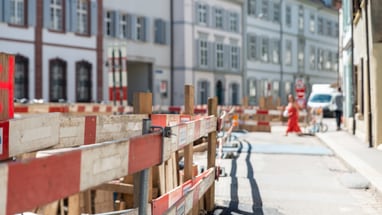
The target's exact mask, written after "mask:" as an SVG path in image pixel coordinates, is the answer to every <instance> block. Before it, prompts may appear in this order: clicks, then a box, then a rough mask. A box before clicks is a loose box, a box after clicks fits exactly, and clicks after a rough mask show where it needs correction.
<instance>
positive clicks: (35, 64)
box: [0, 0, 102, 102]
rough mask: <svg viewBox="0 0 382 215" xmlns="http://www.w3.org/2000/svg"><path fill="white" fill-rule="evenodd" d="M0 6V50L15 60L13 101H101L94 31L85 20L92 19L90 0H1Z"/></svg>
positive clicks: (95, 10) (93, 9)
mask: <svg viewBox="0 0 382 215" xmlns="http://www.w3.org/2000/svg"><path fill="white" fill-rule="evenodd" d="M0 5H1V7H0V31H1V32H3V33H1V36H0V51H1V52H6V53H11V54H15V56H16V69H15V98H16V99H23V98H26V99H43V100H44V101H46V102H47V101H49V102H59V101H69V102H91V101H97V100H99V99H102V96H101V94H100V92H101V91H102V86H99V85H98V83H99V76H100V75H102V73H101V71H100V70H99V65H98V64H97V54H101V52H100V51H101V50H99V49H97V31H98V28H97V27H98V26H97V25H96V23H97V22H92V21H91V20H96V19H97V13H98V5H97V2H96V1H61V0H55V1H48V0H44V1H36V0H30V1H23V0H2V1H0ZM46 17H49V18H48V19H47V18H46ZM101 81H102V80H101Z"/></svg>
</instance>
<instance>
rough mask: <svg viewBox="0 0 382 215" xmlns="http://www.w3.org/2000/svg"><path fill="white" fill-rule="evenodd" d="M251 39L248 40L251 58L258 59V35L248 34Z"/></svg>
mask: <svg viewBox="0 0 382 215" xmlns="http://www.w3.org/2000/svg"><path fill="white" fill-rule="evenodd" d="M248 37H249V41H248V48H249V52H248V53H249V56H248V58H249V60H255V59H257V46H258V44H257V41H256V35H248Z"/></svg>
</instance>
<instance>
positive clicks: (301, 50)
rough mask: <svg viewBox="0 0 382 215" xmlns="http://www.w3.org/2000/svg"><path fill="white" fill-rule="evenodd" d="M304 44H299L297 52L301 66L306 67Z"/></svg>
mask: <svg viewBox="0 0 382 215" xmlns="http://www.w3.org/2000/svg"><path fill="white" fill-rule="evenodd" d="M304 54H305V53H304V46H303V45H301V44H299V46H298V53H297V62H298V66H299V67H304V60H305V55H304Z"/></svg>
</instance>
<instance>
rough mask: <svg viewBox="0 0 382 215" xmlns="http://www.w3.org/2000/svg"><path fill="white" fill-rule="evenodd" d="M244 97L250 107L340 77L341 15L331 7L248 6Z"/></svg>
mask: <svg viewBox="0 0 382 215" xmlns="http://www.w3.org/2000/svg"><path fill="white" fill-rule="evenodd" d="M246 14H247V15H246V23H247V25H246V26H247V28H246V30H245V35H246V49H245V50H246V55H247V56H246V59H247V61H246V63H245V67H246V73H245V79H246V80H247V82H246V85H247V87H246V93H247V95H248V98H249V103H250V104H258V99H259V98H260V97H262V96H272V97H273V98H277V97H281V101H282V103H286V98H287V95H288V94H289V93H292V94H295V92H294V88H295V83H296V81H297V80H300V81H302V82H303V83H304V84H305V86H306V96H308V95H309V89H310V88H311V85H312V84H318V83H329V84H331V83H333V82H336V81H337V77H338V71H337V68H338V13H337V11H336V10H335V9H333V8H332V4H331V2H328V4H327V5H325V4H324V3H323V2H321V1H310V0H248V1H247V5H246Z"/></svg>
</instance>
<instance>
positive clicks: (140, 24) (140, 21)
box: [136, 16, 145, 41]
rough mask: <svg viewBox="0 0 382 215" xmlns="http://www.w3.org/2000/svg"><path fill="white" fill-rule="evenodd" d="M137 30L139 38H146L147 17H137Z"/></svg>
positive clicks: (141, 39)
mask: <svg viewBox="0 0 382 215" xmlns="http://www.w3.org/2000/svg"><path fill="white" fill-rule="evenodd" d="M136 30H137V40H140V41H144V40H145V18H144V17H143V16H138V17H137V23H136Z"/></svg>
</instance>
